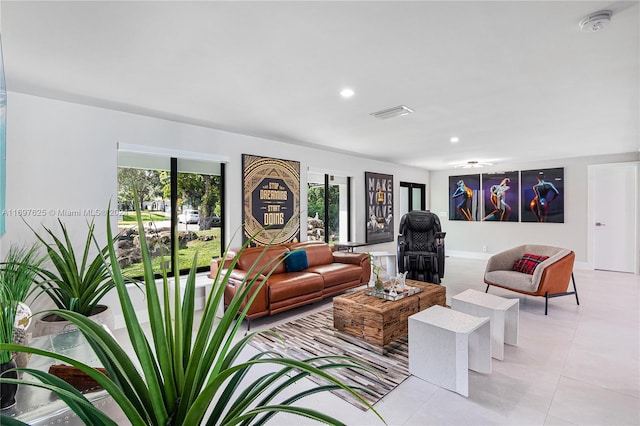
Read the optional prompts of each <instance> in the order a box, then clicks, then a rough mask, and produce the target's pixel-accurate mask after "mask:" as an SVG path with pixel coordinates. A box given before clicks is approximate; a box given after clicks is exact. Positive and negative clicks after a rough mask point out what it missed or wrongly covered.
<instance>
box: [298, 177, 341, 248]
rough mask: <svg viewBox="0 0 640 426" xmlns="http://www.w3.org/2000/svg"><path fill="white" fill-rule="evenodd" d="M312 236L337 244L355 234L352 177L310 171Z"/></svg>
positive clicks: (309, 234) (309, 197)
mask: <svg viewBox="0 0 640 426" xmlns="http://www.w3.org/2000/svg"><path fill="white" fill-rule="evenodd" d="M307 183H308V192H307V212H308V216H309V217H308V228H309V229H308V231H307V232H308V234H307V236H308V239H309V240H315V241H325V242H327V243H329V244H333V243H335V242H339V241H348V240H349V237H350V235H351V226H350V224H351V216H350V214H351V206H350V202H349V200H350V199H351V192H350V191H351V188H350V186H351V179H350V178H349V177H345V176H335V175H328V174H322V173H314V172H309V174H308V176H307Z"/></svg>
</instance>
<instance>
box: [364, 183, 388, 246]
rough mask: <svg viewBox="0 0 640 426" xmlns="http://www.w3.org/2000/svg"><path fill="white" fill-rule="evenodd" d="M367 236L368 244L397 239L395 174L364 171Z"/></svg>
mask: <svg viewBox="0 0 640 426" xmlns="http://www.w3.org/2000/svg"><path fill="white" fill-rule="evenodd" d="M364 181H365V194H366V197H367V199H366V212H367V217H366V223H367V229H366V237H367V241H366V242H367V243H368V244H376V243H386V242H389V241H394V240H395V235H394V230H393V175H385V174H382V173H372V172H365V173H364Z"/></svg>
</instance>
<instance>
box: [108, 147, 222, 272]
mask: <svg viewBox="0 0 640 426" xmlns="http://www.w3.org/2000/svg"><path fill="white" fill-rule="evenodd" d="M223 181H224V164H223V163H219V162H210V161H198V160H189V159H179V158H174V157H164V156H157V155H149V154H140V153H135V152H127V151H120V152H119V153H118V208H119V210H120V212H121V216H120V218H119V220H118V230H119V233H120V240H119V242H118V257H119V262H120V266H121V268H122V269H123V272H124V273H125V275H127V276H130V277H139V276H141V275H142V259H141V255H140V243H139V241H140V236H139V235H138V231H137V226H136V222H135V220H136V218H135V206H136V204H137V205H139V206H140V208H141V210H142V213H143V215H142V217H143V221H144V225H145V230H146V241H147V244H148V246H149V251H150V254H151V257H152V258H153V269H154V272H155V273H156V274H160V273H162V269H163V267H164V268H166V269H167V270H168V272H169V274H170V275H173V274H175V273H176V271H173V270H172V265H173V261H172V259H173V258H176V257H177V259H178V261H179V269H180V271H179V272H186V271H188V270H189V268H190V267H191V265H192V263H193V259H194V257H195V254H196V253H198V261H197V266H198V269H199V270H207V269H208V268H209V265H210V262H211V258H213V257H218V256H220V254H221V252H222V249H223V247H224V227H223V226H222V225H223V217H222V216H223V215H222V212H223V211H224V208H223V207H224V205H223V201H224V196H223V191H222V188H223V187H224V185H223V183H224V182H223ZM135 194H137V197H136V196H135ZM173 226H176V227H177V230H178V250H177V252H174V247H173V246H174V244H173V241H172V233H171V229H172V227H173ZM163 259H164V264H163V263H162V260H163Z"/></svg>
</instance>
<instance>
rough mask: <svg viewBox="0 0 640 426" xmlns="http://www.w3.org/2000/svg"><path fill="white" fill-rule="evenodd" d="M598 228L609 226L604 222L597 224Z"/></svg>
mask: <svg viewBox="0 0 640 426" xmlns="http://www.w3.org/2000/svg"><path fill="white" fill-rule="evenodd" d="M596 226H607V224H606V223H602V222H596Z"/></svg>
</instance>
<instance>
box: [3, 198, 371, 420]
mask: <svg viewBox="0 0 640 426" xmlns="http://www.w3.org/2000/svg"><path fill="white" fill-rule="evenodd" d="M137 219H138V228H139V231H140V235H141V236H143V235H144V228H143V223H142V216H141V213H140V210H139V208H138V209H137ZM173 232H174V239H173V240H174V244H177V238H176V235H175V233H176V232H177V231H176V230H175V229H174V230H173ZM65 234H66V232H65ZM107 239H108V241H109V244H107V246H106V247H105V251H102V250H101V251H100V255H101V256H104V259H103V261H104V262H103V263H104V264H109V265H110V269H109V276H110V279H111V280H112V281H113V283H114V286H115V289H116V291H117V294H118V300H119V302H120V305H121V309H122V314H123V317H124V322H125V324H126V328H127V333H128V336H129V340H130V342H131V347H132V348H133V354H131V353H127V351H125V350H124V349H123V348H122V347H121V346H120V344H119V343H118V341H116V340H115V339H114V338H113V337H112V336H111V335H110V333H108V332H107V331H105V330H104V329H103V328H102V327H101V326H99V325H97V324H95V323H94V322H93V321H91V320H89V319H87V318H86V317H84V316H83V315H81V314H80V313H77V312H70V311H63V310H55V311H52V312H55V313H56V314H58V315H60V316H61V317H63V318H65V319H68V320H70V321H71V322H73V323H74V324H75V325H76V326H77V327H78V329H79V330H80V332H82V334H83V335H84V337H85V339H86V341H87V342H88V343H89V344H90V346H91V347H92V349H93V350H94V352H95V353H96V356H97V357H98V359H99V360H100V363H101V364H102V366H103V367H104V368H105V369H106V370H107V375H103V374H102V373H100V372H99V371H97V370H95V369H93V368H92V367H90V366H87V365H85V364H83V363H81V362H79V361H77V360H73V359H71V358H69V357H66V356H63V355H60V354H53V353H45V351H41V350H39V349H35V348H29V347H21V346H19V345H7V344H1V343H0V350H17V349H19V350H21V351H24V352H31V353H36V354H40V355H44V356H50V357H52V358H56V359H58V360H61V361H63V362H66V363H69V364H71V365H74V366H76V367H77V368H79V369H80V370H81V371H84V372H85V373H87V374H89V375H90V376H91V377H92V378H94V379H95V380H96V381H97V382H98V383H99V384H100V385H101V386H102V387H104V389H105V390H106V391H107V392H108V393H109V394H110V395H111V396H112V398H113V399H114V401H115V403H116V404H118V405H119V406H120V407H121V409H122V412H123V413H124V414H125V415H126V416H127V418H128V420H129V422H130V423H131V424H133V425H187V424H188V425H191V424H207V425H236V424H250V423H255V422H257V423H258V424H263V423H264V422H266V421H267V420H269V419H270V418H271V417H272V416H273V415H275V414H276V413H278V412H287V413H292V414H296V415H300V416H304V417H307V418H310V419H315V420H318V421H320V422H324V423H328V424H342V423H341V422H340V421H339V420H337V419H335V418H334V417H332V416H331V415H329V414H326V413H322V412H319V411H318V410H313V409H310V408H305V407H301V406H299V405H298V404H297V402H298V401H300V400H302V399H304V398H305V397H308V396H310V395H314V394H316V393H318V392H325V391H329V390H335V389H342V390H344V391H346V392H349V393H351V394H353V395H356V397H358V398H359V399H360V400H361V401H362V402H363V403H364V404H366V405H367V406H368V407H369V408H372V407H371V406H370V405H369V404H368V403H367V402H366V401H365V400H364V399H363V398H362V396H361V395H360V394H359V392H361V391H363V390H362V389H360V388H358V387H350V386H347V385H345V384H343V383H341V382H340V381H339V380H338V379H336V378H335V377H334V376H333V375H332V374H331V370H333V369H334V368H351V369H355V370H357V369H368V368H369V367H368V366H367V365H366V364H364V363H361V362H359V361H358V360H355V359H352V358H349V357H335V356H326V357H316V358H310V359H308V360H304V361H298V360H294V359H289V358H285V357H282V356H279V355H277V354H273V353H271V352H268V351H266V352H261V353H258V354H257V355H255V356H253V357H250V358H249V359H248V360H245V361H242V362H240V361H239V360H238V359H239V356H240V354H241V353H242V352H243V350H244V349H245V348H246V346H247V344H248V343H249V342H250V340H251V338H252V337H253V336H255V334H256V332H253V333H247V334H246V335H245V336H237V334H238V332H239V330H240V329H241V325H242V321H243V320H244V318H245V316H246V314H247V312H248V310H249V308H250V306H251V303H252V302H253V300H254V299H255V297H257V294H258V292H259V290H260V289H261V288H262V286H264V285H265V283H266V281H267V280H268V278H269V276H270V275H271V274H272V273H273V271H274V270H275V269H276V268H277V267H278V265H279V263H280V262H282V259H278V260H274V261H271V262H264V263H266V264H262V263H263V262H261V259H262V258H263V256H264V255H265V253H266V250H267V247H265V249H264V250H263V251H262V252H261V253H260V255H259V256H258V259H257V260H256V263H255V264H254V266H253V267H251V268H250V270H249V271H248V272H249V273H248V274H247V278H246V279H245V280H244V282H242V283H240V284H239V286H240V287H239V288H240V290H239V291H238V292H236V294H235V296H234V297H233V299H232V300H231V301H230V302H229V303H228V306H227V309H226V311H225V313H224V314H223V316H222V318H221V319H219V321H218V320H217V319H216V307H217V306H218V304H220V303H222V300H223V297H224V289H225V287H226V285H227V283H228V282H229V280H230V276H231V270H232V269H233V266H235V264H236V262H237V259H238V256H235V257H234V258H233V260H230V263H231V265H230V267H229V268H227V270H226V272H223V270H222V269H221V270H218V272H217V274H216V277H215V278H214V287H213V291H212V293H211V295H210V296H209V298H208V300H206V302H205V306H204V308H203V311H202V316H201V319H200V322H199V324H196V323H195V320H194V317H195V303H194V300H195V282H196V274H195V265H196V262H197V258H196V259H194V262H193V265H192V268H191V271H190V273H189V275H188V276H187V277H186V280H185V283H184V286H183V285H182V284H181V283H180V277H178V276H176V277H174V278H173V282H172V283H171V282H170V281H169V278H168V277H167V271H166V270H163V273H162V279H161V280H160V282H157V281H156V279H155V277H154V272H153V270H152V266H151V256H150V255H149V249H148V247H147V244H146V240H145V238H140V245H141V250H142V259H143V267H144V290H145V294H146V304H147V306H146V307H147V312H148V316H149V330H150V331H149V332H148V334H147V333H145V331H144V330H143V328H142V326H141V324H140V320H139V319H138V317H137V315H136V307H135V306H134V304H133V302H132V301H131V298H130V296H129V290H128V288H127V285H126V284H127V280H126V278H125V277H123V275H122V271H121V270H120V268H119V267H118V263H117V257H116V253H115V248H114V245H113V244H112V243H113V241H114V237H113V233H112V230H111V224H110V222H108V221H107ZM58 241H59V244H58V245H57V246H56V247H57V251H56V254H59V257H60V258H62V259H63V260H64V258H65V257H66V256H72V257H75V256H73V255H72V254H70V253H71V251H70V250H71V248H69V249H67V247H68V240H66V239H65V242H62V241H61V240H58ZM250 241H251V240H249V241H247V242H246V243H245V244H244V245H243V246H242V248H241V249H240V253H241V252H242V251H243V250H245V249H246V247H247V246H248V245H249V243H250ZM61 248H64V249H65V250H66V251H64V252H63V251H62V249H61ZM60 253H62V254H60ZM86 253H87V252H86V251H85V254H86ZM85 254H83V258H86V255H85ZM228 254H229V248H227V249H226V250H225V253H224V254H223V256H224V258H227V256H228ZM54 257H55V256H54ZM52 261H53V259H52ZM174 262H176V263H177V259H175V260H174ZM54 263H55V261H54ZM63 263H65V264H69V263H71V262H66V261H65V262H63ZM163 263H164V262H161V264H163ZM80 264H81V265H87V264H88V263H86V262H84V261H82V262H80ZM257 265H261V266H257ZM63 266H64V265H61V268H62V267H63ZM175 268H177V264H174V270H177V269H175ZM80 269H82V268H80ZM89 269H91V267H89ZM98 269H99V268H98ZM98 275H99V274H98ZM172 285H173V289H172V288H171V287H172ZM183 287H184V288H183ZM96 288H100V287H99V286H98V287H96ZM172 290H173V291H172ZM172 302H173V303H172ZM243 305H244V306H243ZM194 329H195V332H194ZM263 333H272V332H270V331H266V332H263ZM264 366H269V367H271V369H272V370H273V371H271V372H269V373H267V374H261V375H257V376H256V375H253V374H251V373H252V372H253V371H254V370H255V367H264ZM261 370H262V369H261ZM47 374H48V373H45V372H39V373H37V374H36V376H37V378H38V379H39V380H41V381H42V382H43V384H42V385H43V386H47V387H48V388H49V389H52V390H53V391H54V392H56V393H57V394H58V395H60V397H61V398H62V397H63V396H64V397H65V398H67V400H68V404H69V406H70V407H71V409H73V410H74V411H76V412H78V411H81V412H82V415H83V416H85V417H86V418H91V419H96V420H95V421H96V422H99V421H100V420H99V419H101V417H100V415H99V414H98V413H97V412H94V411H93V410H98V408H95V407H93V406H92V405H91V404H89V403H88V401H87V402H85V401H81V399H82V398H84V396H82V395H80V396H78V395H77V394H75V393H73V392H71V391H70V390H69V389H68V388H67V387H65V386H63V385H60V384H57V382H56V381H55V380H54V379H51V378H49V377H48V376H47ZM309 375H314V376H318V377H322V378H323V379H324V380H325V381H326V382H327V384H326V385H324V386H315V387H312V388H310V389H306V390H303V391H299V392H295V393H294V394H293V395H287V396H286V397H285V396H284V393H283V392H284V391H285V390H290V389H291V386H292V385H293V383H296V382H297V381H299V380H301V379H303V378H305V377H307V376H309ZM0 381H3V379H1V378H0ZM19 382H20V383H25V384H28V383H33V382H26V381H24V380H21V381H19ZM294 403H296V405H293V404H294ZM374 411H375V410H374ZM376 414H377V413H376ZM2 421H4V418H2Z"/></svg>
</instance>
